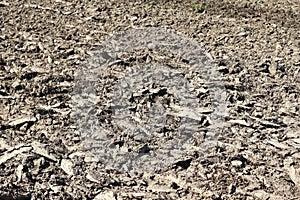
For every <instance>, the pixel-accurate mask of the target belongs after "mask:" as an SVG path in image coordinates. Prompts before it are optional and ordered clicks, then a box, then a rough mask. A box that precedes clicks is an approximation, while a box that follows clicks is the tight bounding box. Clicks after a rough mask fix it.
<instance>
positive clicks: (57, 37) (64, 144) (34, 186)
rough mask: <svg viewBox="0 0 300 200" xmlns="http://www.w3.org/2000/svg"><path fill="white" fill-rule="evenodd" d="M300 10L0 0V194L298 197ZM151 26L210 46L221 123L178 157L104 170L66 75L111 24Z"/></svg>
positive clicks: (264, 1) (256, 4) (280, 4)
mask: <svg viewBox="0 0 300 200" xmlns="http://www.w3.org/2000/svg"><path fill="white" fill-rule="evenodd" d="M204 3H205V5H204ZM203 11H204V12H203ZM299 11H300V7H299V1H298V0H287V1H286V0H278V1H275V0H270V1H268V0H251V1H246V0H238V1H228V0H225V1H219V0H215V1H213V0H207V1H199V2H196V3H195V1H160V0H158V1H145V2H144V1H131V2H129V1H101V2H95V1H85V0H83V1H63V0H56V1H51V2H48V1H38V0H36V1H33V0H32V1H7V2H3V1H1V2H0V19H1V24H0V28H1V31H0V131H1V132H0V199H247V200H252V199H263V200H267V199H270V200H271V199H272V200H275V199H287V200H291V199H300V152H299V150H300V123H299V122H300V116H299V112H300V111H299V109H300V96H299V95H300V94H299V93H300V78H299V76H300V74H299V73H300V72H299V69H300V38H299V35H300V31H299V30H300V21H299V18H300V16H299ZM149 26H150V27H168V28H171V29H173V30H176V31H179V32H182V33H185V34H186V35H187V36H189V37H191V38H194V39H195V40H196V41H198V42H199V43H200V44H201V45H202V46H203V47H204V48H205V49H206V50H207V52H208V53H209V54H210V55H211V57H212V58H213V60H214V62H215V64H216V67H217V68H218V70H219V71H220V72H221V75H222V79H223V80H224V83H225V87H226V91H227V95H228V98H227V99H228V108H229V112H228V116H227V117H226V123H225V126H224V130H223V131H222V134H221V136H220V138H219V139H218V145H217V146H216V147H215V149H213V152H212V153H209V154H208V155H205V156H200V157H197V156H195V157H192V160H191V162H188V163H186V164H187V165H186V166H176V167H173V168H171V167H170V168H169V169H167V170H165V171H162V172H160V173H157V174H147V173H144V174H143V173H140V174H135V175H132V174H126V173H120V172H118V171H115V170H107V169H105V166H104V165H103V164H101V163H100V162H98V161H97V158H95V157H93V156H91V155H90V154H89V153H87V152H86V151H85V150H84V149H83V148H82V145H81V143H82V142H81V138H80V136H79V133H78V132H76V131H75V129H76V127H74V125H73V122H72V112H71V95H72V90H73V84H74V76H75V73H76V70H77V69H78V67H79V66H80V64H82V63H83V62H84V59H85V58H86V57H87V56H88V52H89V51H90V50H91V49H92V48H93V47H96V46H97V45H99V44H101V42H103V41H104V40H105V39H107V38H109V37H110V36H111V35H112V34H115V33H118V32H120V31H124V30H127V29H129V28H132V27H134V28H140V27H149ZM183 161H184V160H183Z"/></svg>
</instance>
